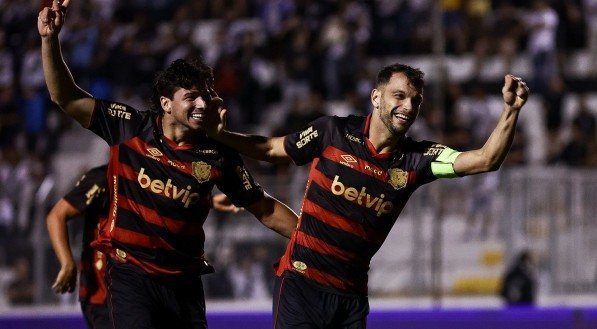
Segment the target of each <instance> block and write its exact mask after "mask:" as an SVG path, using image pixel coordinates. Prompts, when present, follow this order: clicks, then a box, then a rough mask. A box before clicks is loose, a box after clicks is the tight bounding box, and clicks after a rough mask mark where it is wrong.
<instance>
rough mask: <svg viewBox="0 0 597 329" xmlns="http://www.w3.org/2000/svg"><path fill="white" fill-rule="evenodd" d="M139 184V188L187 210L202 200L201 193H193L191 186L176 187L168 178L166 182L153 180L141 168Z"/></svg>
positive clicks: (138, 178)
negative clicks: (176, 202) (169, 200)
mask: <svg viewBox="0 0 597 329" xmlns="http://www.w3.org/2000/svg"><path fill="white" fill-rule="evenodd" d="M193 164H194V163H193ZM210 167H211V166H210ZM193 174H194V171H193ZM137 182H138V183H139V186H141V188H143V189H144V190H148V191H150V192H152V193H155V194H159V195H162V196H165V197H167V198H170V199H172V200H174V201H180V202H182V203H183V204H184V207H185V208H188V207H189V206H190V205H192V204H195V203H197V202H198V201H199V198H200V195H199V193H194V192H191V186H190V185H189V186H187V187H186V188H180V187H178V186H176V185H173V184H172V179H170V178H168V180H167V181H166V182H164V181H162V180H160V179H151V177H149V175H147V174H146V173H145V168H141V171H139V176H137Z"/></svg>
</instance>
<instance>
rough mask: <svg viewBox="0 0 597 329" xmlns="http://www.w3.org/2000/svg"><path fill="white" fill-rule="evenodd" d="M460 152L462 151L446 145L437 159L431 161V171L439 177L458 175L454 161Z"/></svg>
mask: <svg viewBox="0 0 597 329" xmlns="http://www.w3.org/2000/svg"><path fill="white" fill-rule="evenodd" d="M460 153H462V152H458V151H456V150H453V149H451V148H449V147H446V148H445V149H444V150H443V151H442V153H440V154H439V156H438V157H437V159H435V161H433V162H432V163H431V172H432V173H433V175H434V176H435V177H437V178H454V177H458V175H457V174H456V172H454V161H456V158H457V157H458V155H460Z"/></svg>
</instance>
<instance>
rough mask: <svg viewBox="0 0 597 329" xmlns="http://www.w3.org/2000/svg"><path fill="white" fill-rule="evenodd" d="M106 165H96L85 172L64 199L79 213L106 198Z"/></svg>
mask: <svg viewBox="0 0 597 329" xmlns="http://www.w3.org/2000/svg"><path fill="white" fill-rule="evenodd" d="M106 186H107V180H106V166H101V167H96V168H93V169H91V170H89V171H88V172H87V173H85V174H84V175H83V176H81V178H80V179H79V181H77V183H76V184H75V187H74V188H73V189H72V190H70V191H69V192H68V193H67V194H66V195H65V196H64V199H65V200H66V201H67V202H68V203H70V204H71V205H72V206H73V207H75V209H77V210H78V211H79V212H80V213H84V212H85V211H87V210H88V209H89V208H90V207H91V206H92V205H94V204H97V203H98V202H103V201H104V200H103V198H106V197H107V196H106Z"/></svg>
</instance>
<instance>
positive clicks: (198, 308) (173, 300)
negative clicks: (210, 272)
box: [106, 260, 207, 329]
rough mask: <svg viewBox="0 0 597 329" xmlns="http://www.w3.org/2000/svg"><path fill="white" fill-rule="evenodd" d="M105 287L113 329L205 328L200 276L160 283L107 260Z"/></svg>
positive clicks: (135, 269) (166, 280)
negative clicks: (106, 288)
mask: <svg viewBox="0 0 597 329" xmlns="http://www.w3.org/2000/svg"><path fill="white" fill-rule="evenodd" d="M106 285H107V287H108V309H109V311H110V318H111V320H112V322H113V326H114V329H131V328H135V329H142V328H152V329H153V328H168V329H170V328H185V329H187V328H188V329H191V328H192V329H205V328H207V320H206V318H205V296H204V293H203V283H202V282H201V277H200V276H193V277H176V278H167V279H162V278H157V277H154V276H150V275H148V274H147V273H145V272H143V271H142V270H141V269H139V268H138V267H136V266H135V265H132V264H120V263H116V262H114V261H112V260H108V266H107V269H106Z"/></svg>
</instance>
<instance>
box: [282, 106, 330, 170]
mask: <svg viewBox="0 0 597 329" xmlns="http://www.w3.org/2000/svg"><path fill="white" fill-rule="evenodd" d="M333 125H334V122H333V117H329V116H324V117H321V118H318V119H316V120H314V121H312V122H311V123H309V124H308V125H307V126H306V127H305V128H304V129H302V130H301V131H298V132H295V133H292V134H289V135H286V137H285V138H284V149H285V150H286V153H287V154H288V155H289V156H290V158H291V159H292V161H294V163H295V164H297V165H299V166H302V165H304V164H307V163H309V162H311V161H312V160H313V159H315V158H317V157H319V155H321V152H322V150H323V149H324V148H325V143H326V140H327V135H329V134H330V133H331V131H332V129H333Z"/></svg>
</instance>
